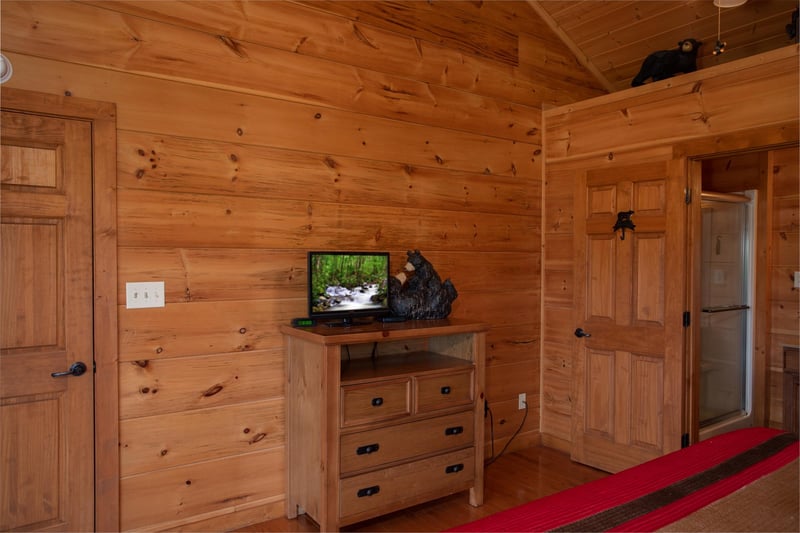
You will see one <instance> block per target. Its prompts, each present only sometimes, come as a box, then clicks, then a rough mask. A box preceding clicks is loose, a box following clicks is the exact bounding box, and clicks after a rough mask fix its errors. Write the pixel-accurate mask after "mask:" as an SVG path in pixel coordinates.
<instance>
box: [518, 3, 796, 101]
mask: <svg viewBox="0 0 800 533" xmlns="http://www.w3.org/2000/svg"><path fill="white" fill-rule="evenodd" d="M529 3H530V5H531V6H532V7H533V8H534V11H536V12H537V13H538V14H539V16H541V17H542V18H543V19H544V20H545V22H546V23H547V24H548V25H549V26H550V28H551V29H552V30H553V31H554V32H555V33H556V34H557V35H558V36H559V37H560V38H561V40H562V41H564V43H565V45H566V46H567V47H568V48H569V49H570V50H572V52H573V53H575V55H576V56H577V57H578V61H580V62H581V63H582V64H583V65H584V66H586V67H587V68H588V69H589V70H590V71H591V72H592V73H593V74H594V75H595V77H596V78H597V79H598V81H599V82H600V83H601V84H602V85H603V86H604V87H605V88H606V89H607V90H608V91H609V92H614V91H619V90H622V89H626V88H628V87H630V82H631V79H632V78H633V77H634V76H635V75H636V73H637V72H638V71H639V68H640V66H641V64H642V61H643V60H644V58H645V57H646V56H647V55H648V54H649V53H650V52H653V51H656V50H668V49H675V48H677V45H678V41H680V40H682V39H685V38H694V39H697V40H699V41H701V42H702V43H703V45H702V46H701V48H700V51H699V54H698V65H697V66H698V69H702V68H708V67H711V66H714V65H717V64H721V63H725V62H728V61H731V60H734V59H740V58H743V57H747V56H752V55H755V54H759V53H762V52H766V51H769V50H773V49H776V48H780V47H783V46H788V45H791V44H792V43H793V42H797V40H796V39H794V40H792V39H790V37H789V35H788V32H787V25H788V24H790V23H791V21H792V12H793V11H794V10H795V9H797V7H798V2H797V0H749V1H748V2H746V3H745V4H744V5H741V6H738V7H731V8H718V7H717V6H715V5H714V4H713V2H712V0H684V1H657V0H652V1H651V0H644V1H641V0H640V1H619V0H611V1H601V0H580V1H576V0H570V1H555V0H543V1H539V0H529ZM718 29H719V30H720V34H721V40H722V41H725V42H726V43H727V46H726V48H725V51H724V53H722V54H719V55H714V54H713V51H714V45H715V43H716V41H717V32H718Z"/></svg>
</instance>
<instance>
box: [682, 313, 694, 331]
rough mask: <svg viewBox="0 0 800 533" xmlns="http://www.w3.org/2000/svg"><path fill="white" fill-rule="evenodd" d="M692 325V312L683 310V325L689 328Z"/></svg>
mask: <svg viewBox="0 0 800 533" xmlns="http://www.w3.org/2000/svg"><path fill="white" fill-rule="evenodd" d="M691 325H692V314H691V313H690V312H689V311H684V312H683V327H685V328H688V327H689V326H691Z"/></svg>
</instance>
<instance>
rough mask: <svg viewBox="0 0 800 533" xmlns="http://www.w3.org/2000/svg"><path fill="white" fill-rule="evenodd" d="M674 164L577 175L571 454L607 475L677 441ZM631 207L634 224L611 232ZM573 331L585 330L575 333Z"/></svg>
mask: <svg viewBox="0 0 800 533" xmlns="http://www.w3.org/2000/svg"><path fill="white" fill-rule="evenodd" d="M682 174H683V172H682V171H681V167H680V165H679V164H678V162H650V163H646V164H636V165H630V166H625V167H615V168H604V169H598V170H589V171H586V172H583V173H582V175H581V176H580V177H579V179H578V180H577V183H578V185H577V188H576V191H575V193H576V194H575V243H576V250H575V252H576V270H575V271H576V280H575V291H576V298H575V300H576V318H577V321H576V322H577V323H576V324H575V327H576V340H575V346H576V354H577V355H576V360H575V368H574V382H573V383H574V390H573V398H574V401H575V405H574V408H573V414H572V423H573V428H572V429H573V435H572V450H571V453H572V457H573V459H574V460H576V461H578V462H581V463H585V464H589V465H592V466H595V467H597V468H600V469H602V470H607V471H609V472H617V471H619V470H622V469H624V468H627V467H629V466H632V465H634V464H638V463H641V462H643V461H645V460H648V459H651V458H653V457H657V456H659V455H662V454H664V453H666V452H669V451H672V450H675V449H677V448H679V447H680V444H681V435H682V433H683V427H682V416H683V409H682V405H683V374H684V370H683V357H684V335H685V333H684V326H683V311H684V309H685V304H684V301H685V288H684V287H685V281H684V279H685V275H686V273H685V259H684V256H685V246H684V239H685V224H686V220H685V217H686V203H685V181H686V180H685V178H682V177H681V176H682ZM628 211H632V213H631V215H630V221H631V222H632V224H633V225H634V226H635V228H634V229H630V228H628V229H625V233H624V238H623V233H622V230H621V229H620V230H617V231H616V232H615V231H614V230H613V227H614V226H615V224H616V223H617V221H618V220H619V217H618V214H619V213H620V212H628ZM577 328H581V329H582V330H583V331H584V332H585V333H587V334H588V335H590V336H585V337H578V334H579V332H577Z"/></svg>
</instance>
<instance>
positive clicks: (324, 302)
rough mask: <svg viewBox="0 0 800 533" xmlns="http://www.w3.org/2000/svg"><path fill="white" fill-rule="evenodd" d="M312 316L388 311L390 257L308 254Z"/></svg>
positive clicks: (380, 255) (325, 253) (381, 255)
mask: <svg viewBox="0 0 800 533" xmlns="http://www.w3.org/2000/svg"><path fill="white" fill-rule="evenodd" d="M308 269H309V311H310V313H311V314H312V315H319V314H328V313H343V314H347V313H354V312H364V311H381V310H386V309H388V293H389V286H388V285H389V254H388V253H377V252H376V253H355V252H351V253H346V252H310V253H309V261H308Z"/></svg>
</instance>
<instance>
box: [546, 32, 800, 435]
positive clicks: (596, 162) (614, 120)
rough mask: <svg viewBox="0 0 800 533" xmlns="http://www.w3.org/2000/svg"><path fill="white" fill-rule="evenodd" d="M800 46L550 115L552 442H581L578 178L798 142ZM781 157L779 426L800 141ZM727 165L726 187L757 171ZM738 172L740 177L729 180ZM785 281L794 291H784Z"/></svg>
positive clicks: (791, 335)
mask: <svg viewBox="0 0 800 533" xmlns="http://www.w3.org/2000/svg"><path fill="white" fill-rule="evenodd" d="M797 54H798V48H797V47H796V46H791V47H786V48H783V49H780V50H775V51H772V52H768V53H765V54H762V55H761V56H756V57H752V58H748V59H743V60H740V61H737V62H733V63H728V64H725V65H720V66H718V67H714V68H709V69H704V70H702V71H698V72H695V73H692V74H686V75H682V76H680V77H676V78H674V79H673V80H670V81H669V82H665V83H659V84H651V85H646V86H644V87H639V88H635V89H630V90H627V91H621V92H618V93H614V94H612V95H607V96H602V97H599V98H595V99H593V100H587V101H583V102H579V103H576V104H572V105H568V106H564V107H561V108H557V109H550V110H547V111H545V112H544V120H545V154H546V163H545V179H544V199H543V213H542V235H543V250H544V251H543V257H542V280H543V287H542V299H543V311H542V339H541V343H542V368H541V373H542V427H541V431H542V441H543V442H544V443H545V444H548V445H550V446H553V447H556V448H560V449H563V450H565V451H569V449H570V439H571V435H570V431H571V423H570V419H571V416H572V401H573V399H572V398H571V391H572V390H574V384H573V382H572V366H573V363H574V360H573V354H574V353H576V348H575V342H576V341H575V337H574V336H573V334H572V332H573V331H574V329H575V327H576V326H577V324H578V320H579V317H577V316H576V312H577V311H576V310H575V309H574V307H573V298H572V294H573V291H574V290H575V287H574V284H575V283H580V282H581V280H576V279H574V272H575V265H574V264H573V259H572V258H573V255H571V254H572V251H573V232H574V225H573V219H572V206H573V202H574V193H573V188H574V184H575V183H576V180H577V178H578V177H579V176H580V174H581V172H585V170H586V169H588V168H598V167H602V166H604V165H605V166H608V168H614V167H615V166H617V165H621V164H625V163H627V162H628V161H630V160H635V161H668V160H670V159H673V158H679V157H680V156H681V155H684V154H686V153H691V154H694V155H704V154H714V153H721V154H727V153H731V152H735V151H739V152H748V151H751V150H754V149H758V148H761V150H762V151H763V150H767V148H768V147H770V146H773V145H781V144H789V143H793V144H795V145H796V144H797V142H798V129H797V126H796V124H797V122H798V117H799V116H800V113H799V112H798V101H799V99H798V91H799V89H798V70H797ZM762 97H763V99H762ZM749 99H753V100H752V102H751V103H747V101H748V100H749ZM769 153H773V152H772V151H770V152H769ZM792 153H793V155H792ZM775 154H781V156H778V155H775V158H776V161H780V163H776V164H774V165H773V167H774V172H776V174H775V179H774V188H775V191H782V192H781V193H777V192H776V193H775V199H774V202H773V204H772V205H771V206H769V209H770V210H771V212H772V217H773V222H772V224H773V236H772V242H773V247H772V250H773V256H772V262H773V271H772V273H771V277H772V279H773V282H772V283H773V289H772V299H771V310H770V311H769V313H770V316H771V320H772V322H771V323H770V324H769V325H768V328H769V329H770V332H771V347H770V353H769V354H765V355H766V356H768V357H769V358H770V361H769V362H767V363H766V364H767V368H770V367H771V372H770V374H771V387H768V388H770V389H771V392H770V391H767V394H769V399H768V400H767V402H768V405H769V412H770V419H769V423H770V424H771V425H779V423H780V418H779V417H780V409H781V405H782V404H781V396H782V392H781V388H780V381H779V379H780V374H779V367H780V365H781V364H782V363H781V362H780V358H781V357H782V356H781V350H779V349H778V348H777V347H776V346H775V344H776V343H780V344H797V342H798V340H797V339H798V337H797V320H798V304H797V292H796V291H791V289H787V284H788V283H789V280H788V274H789V272H791V271H792V270H791V269H792V268H794V269H795V270H797V267H796V265H797V240H798V237H797V216H798V215H797V191H798V185H797V149H796V148H794V149H791V150H790V149H787V150H783V151H777V152H775ZM787 154H788V155H787ZM758 157H761V156H753V157H748V156H740V157H737V158H736V161H737V165H744V166H747V165H750V166H751V167H752V166H753V165H757V161H758ZM726 161H727V160H726V159H720V158H716V159H715V160H714V161H713V162H709V163H708V164H709V165H714V164H723V165H727V163H726ZM708 168H711V167H708ZM726 170H732V173H731V174H729V173H728V172H726V173H725V180H726V186H728V187H734V186H736V187H738V186H739V185H741V182H742V180H743V179H744V178H743V175H744V174H745V173H746V170H747V169H746V168H741V169H739V168H735V167H734V168H733V169H729V168H728V167H727V166H726ZM781 174H782V176H780V175H781ZM750 175H751V176H752V173H751V174H750ZM758 175H759V174H758V172H757V171H756V174H755V176H756V177H757V176H758ZM729 176H732V178H731V179H732V180H733V181H734V182H735V185H734V184H732V183H729V182H728V181H727V180H728V178H729ZM779 176H780V177H779ZM722 190H725V189H724V187H723V188H722ZM730 190H740V189H738V188H737V189H730ZM777 228H782V229H777ZM784 236H785V238H784ZM675 253H682V252H681V251H675ZM776 282H777V283H780V284H781V287H782V289H781V288H775V287H774V284H775V283H776ZM770 332H766V333H765V335H767V336H769V334H770ZM760 390H763V387H761V389H760ZM764 411H765V409H763V407H762V412H764Z"/></svg>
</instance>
